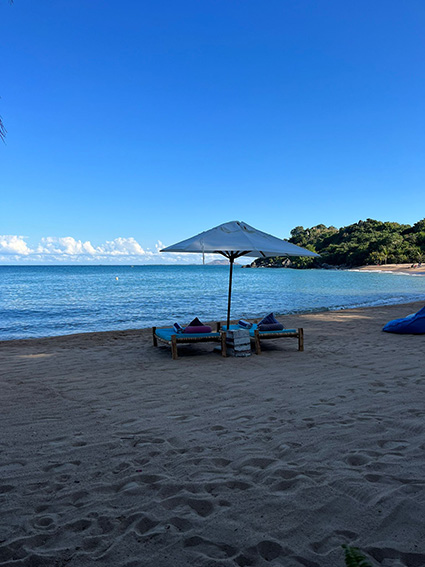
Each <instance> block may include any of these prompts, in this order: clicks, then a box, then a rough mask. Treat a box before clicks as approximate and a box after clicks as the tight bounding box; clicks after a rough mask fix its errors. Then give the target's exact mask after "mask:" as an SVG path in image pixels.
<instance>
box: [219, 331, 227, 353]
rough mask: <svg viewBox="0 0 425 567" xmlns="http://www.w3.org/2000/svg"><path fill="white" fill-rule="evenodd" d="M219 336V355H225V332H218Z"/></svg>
mask: <svg viewBox="0 0 425 567" xmlns="http://www.w3.org/2000/svg"><path fill="white" fill-rule="evenodd" d="M220 338H221V356H227V346H226V333H225V332H224V331H221V332H220Z"/></svg>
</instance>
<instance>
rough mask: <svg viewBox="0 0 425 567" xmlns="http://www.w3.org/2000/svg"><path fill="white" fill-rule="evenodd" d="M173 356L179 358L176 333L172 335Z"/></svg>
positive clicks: (175, 358) (174, 358)
mask: <svg viewBox="0 0 425 567" xmlns="http://www.w3.org/2000/svg"><path fill="white" fill-rule="evenodd" d="M171 356H172V357H173V360H177V359H178V357H179V355H178V354H177V338H176V335H171Z"/></svg>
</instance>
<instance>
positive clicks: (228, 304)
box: [227, 256, 234, 330]
mask: <svg viewBox="0 0 425 567" xmlns="http://www.w3.org/2000/svg"><path fill="white" fill-rule="evenodd" d="M233 261H234V258H233V256H230V258H229V262H230V275H229V297H228V300H227V330H229V325H230V305H231V302H232V279H233Z"/></svg>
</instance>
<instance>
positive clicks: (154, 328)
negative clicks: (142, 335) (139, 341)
mask: <svg viewBox="0 0 425 567" xmlns="http://www.w3.org/2000/svg"><path fill="white" fill-rule="evenodd" d="M155 331H156V327H152V340H153V346H158V340H157V338H156V335H155Z"/></svg>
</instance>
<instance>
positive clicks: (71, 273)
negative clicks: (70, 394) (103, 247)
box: [0, 266, 425, 339]
mask: <svg viewBox="0 0 425 567" xmlns="http://www.w3.org/2000/svg"><path fill="white" fill-rule="evenodd" d="M228 274H229V270H228V267H226V266H134V267H133V268H132V267H130V266H119V267H118V266H78V267H77V266H48V267H47V266H31V267H23V266H16V267H9V266H0V339H15V338H28V337H43V336H52V335H64V334H71V333H80V332H90V331H108V330H114V329H135V328H141V327H149V326H152V325H158V326H159V325H169V324H170V325H171V324H173V323H174V322H175V321H178V322H180V323H181V324H185V323H188V322H189V321H190V320H191V319H192V318H193V317H195V316H198V317H199V318H200V319H201V320H204V321H212V320H224V319H225V317H226V309H227V290H228ZM116 278H118V280H117V279H116ZM417 300H424V301H425V276H418V277H414V276H408V275H397V274H379V273H365V272H344V271H325V270H285V269H280V270H279V269H269V270H268V269H256V270H255V269H248V270H247V269H242V268H239V267H236V268H235V270H234V281H233V300H232V317H233V318H240V317H255V316H261V315H265V314H267V313H268V312H270V311H274V312H275V313H295V312H305V311H316V310H326V309H341V308H347V307H353V306H368V305H379V304H391V303H404V302H408V301H417Z"/></svg>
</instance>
